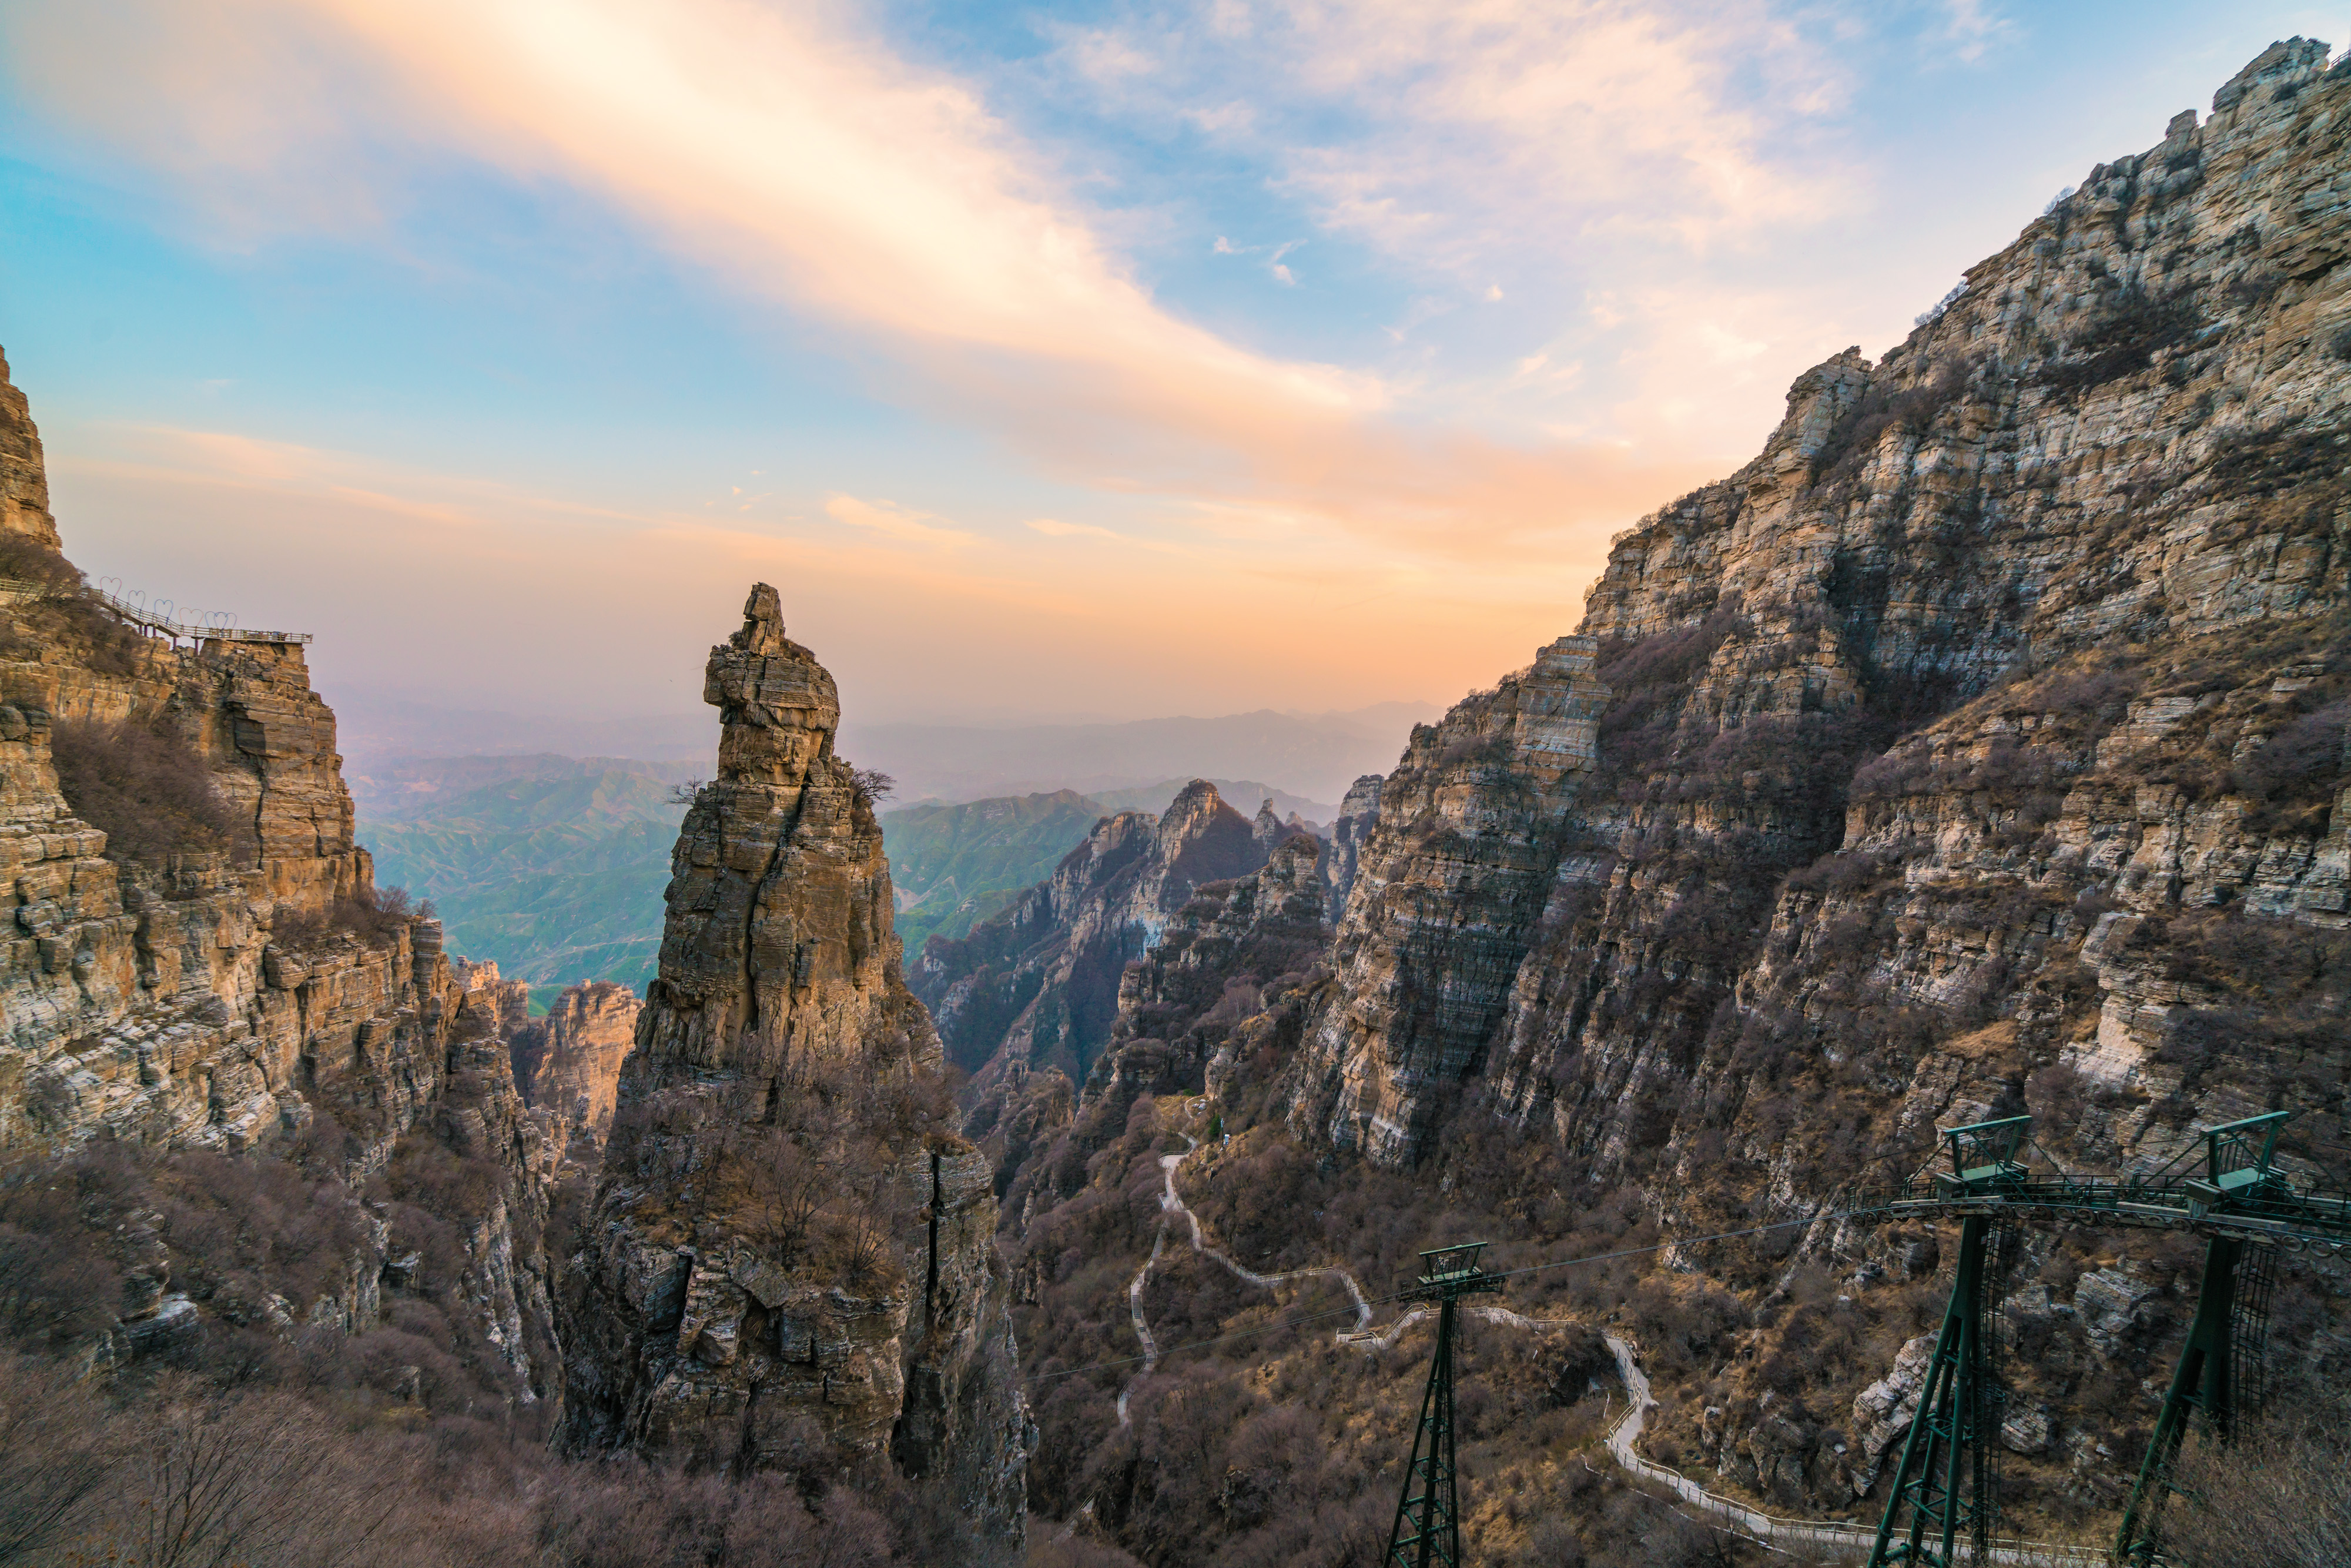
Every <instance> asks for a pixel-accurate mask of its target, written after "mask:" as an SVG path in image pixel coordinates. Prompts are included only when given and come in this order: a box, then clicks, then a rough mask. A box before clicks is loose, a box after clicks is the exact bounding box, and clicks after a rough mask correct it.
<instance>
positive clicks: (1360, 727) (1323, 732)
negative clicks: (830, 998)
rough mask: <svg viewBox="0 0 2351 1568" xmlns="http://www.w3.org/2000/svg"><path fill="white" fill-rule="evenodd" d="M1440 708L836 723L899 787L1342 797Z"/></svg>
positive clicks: (1401, 705) (978, 795)
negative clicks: (1256, 786)
mask: <svg viewBox="0 0 2351 1568" xmlns="http://www.w3.org/2000/svg"><path fill="white" fill-rule="evenodd" d="M1440 711H1441V710H1440V709H1439V707H1438V706H1437V705H1436V704H1434V703H1415V702H1391V703H1380V704H1377V705H1375V706H1371V707H1364V708H1356V709H1353V710H1352V711H1349V712H1344V713H1321V714H1295V713H1278V712H1275V711H1274V710H1273V709H1271V708H1261V709H1259V710H1258V711H1257V712H1255V713H1242V714H1228V715H1224V716H1220V717H1215V718H1188V717H1179V718H1152V719H1138V720H1135V721H1134V722H1132V723H1126V724H1051V725H1026V726H1020V727H1013V728H1007V729H983V728H978V727H955V726H949V725H923V724H883V725H852V726H849V727H844V728H843V730H842V732H841V754H842V755H843V756H846V757H853V758H856V759H857V760H858V762H859V764H860V765H861V766H863V767H867V768H881V769H882V770H883V772H885V773H888V774H890V775H891V776H893V778H895V779H897V780H898V790H899V794H900V795H901V797H912V798H921V797H929V798H932V799H935V800H946V801H950V802H954V801H964V800H979V799H982V798H987V797H1000V796H1008V795H1026V794H1031V793H1037V792H1042V791H1050V790H1054V789H1075V790H1077V791H1079V792H1080V793H1081V794H1085V795H1091V796H1092V797H1094V798H1095V799H1096V800H1101V799H1102V798H1103V796H1104V794H1105V793H1111V792H1116V791H1119V790H1125V789H1139V788H1144V787H1146V786H1153V785H1155V783H1156V782H1157V781H1158V780H1162V779H1174V780H1176V781H1178V785H1179V787H1180V784H1181V782H1182V781H1187V780H1190V779H1270V780H1273V781H1274V782H1275V783H1276V784H1277V785H1278V786H1279V788H1280V789H1283V790H1290V791H1296V792H1297V793H1298V794H1299V795H1301V796H1302V797H1306V798H1309V799H1311V800H1338V799H1339V798H1340V797H1341V796H1343V795H1344V794H1345V793H1346V792H1347V788H1348V786H1349V785H1351V784H1353V782H1354V781H1355V779H1358V778H1360V777H1362V776H1363V775H1364V774H1366V773H1379V774H1383V775H1384V774H1385V773H1387V772H1388V771H1389V770H1390V769H1392V768H1395V765H1396V758H1398V757H1400V756H1401V755H1403V752H1404V747H1405V741H1406V740H1407V739H1409V738H1410V737H1411V734H1412V727H1413V726H1414V725H1416V724H1420V723H1425V722H1427V721H1429V720H1432V719H1435V718H1437V716H1438V715H1439V713H1440ZM1169 799H1170V800H1172V799H1173V795H1172V792H1171V794H1170V796H1169ZM1161 804H1162V805H1163V806H1164V805H1165V801H1162V802H1161ZM1236 804H1238V802H1236ZM1276 809H1277V810H1289V809H1290V808H1288V807H1286V806H1281V805H1280V804H1279V803H1277V806H1276Z"/></svg>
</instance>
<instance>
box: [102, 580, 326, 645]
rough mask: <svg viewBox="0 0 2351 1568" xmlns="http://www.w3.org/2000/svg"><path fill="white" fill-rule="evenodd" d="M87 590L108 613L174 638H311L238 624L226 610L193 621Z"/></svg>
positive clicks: (298, 642) (300, 641)
mask: <svg viewBox="0 0 2351 1568" xmlns="http://www.w3.org/2000/svg"><path fill="white" fill-rule="evenodd" d="M89 597H90V598H92V599H94V600H96V601H98V602H99V604H102V605H104V606H105V607H106V610H107V612H108V613H109V614H111V615H113V616H115V617H116V618H118V619H120V620H122V621H127V622H130V623H131V625H133V626H136V627H138V628H139V629H140V630H141V631H142V632H152V633H153V634H155V635H157V636H162V637H169V638H172V639H173V640H174V641H177V640H178V639H180V638H182V637H185V638H188V639H189V640H191V641H193V642H197V643H281V644H292V645H295V646H300V645H302V644H305V643H308V642H309V641H310V633H309V632H264V631H260V630H258V629H256V628H254V627H250V626H239V625H237V624H236V623H235V616H233V615H231V614H229V612H226V611H225V610H217V611H214V612H211V613H209V614H205V615H202V616H201V617H200V619H197V620H194V621H183V620H180V619H178V618H177V617H175V616H172V615H165V614H161V613H158V612H157V611H156V610H155V609H154V608H153V607H152V606H151V605H149V604H147V603H145V602H143V601H140V602H134V601H131V600H128V599H125V598H123V597H122V596H121V595H120V594H115V593H109V592H107V591H105V590H104V589H99V588H93V589H90V590H89ZM155 603H156V604H171V603H172V601H170V600H168V599H163V600H157V601H155ZM173 608H174V609H176V608H177V606H176V605H174V606H173Z"/></svg>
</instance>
